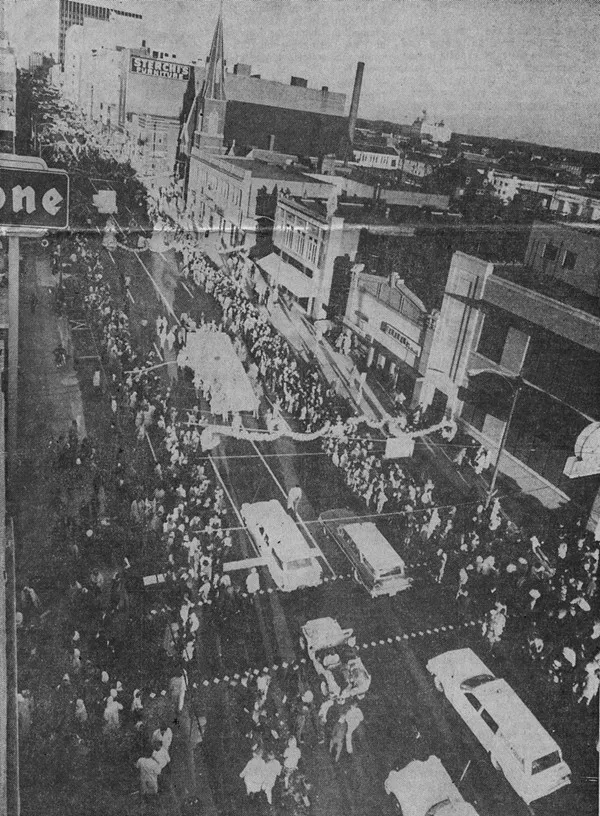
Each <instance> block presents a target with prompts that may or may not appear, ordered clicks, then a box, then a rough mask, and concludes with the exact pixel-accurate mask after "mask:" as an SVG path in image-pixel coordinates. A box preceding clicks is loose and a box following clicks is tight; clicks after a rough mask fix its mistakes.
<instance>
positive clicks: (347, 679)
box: [302, 618, 371, 700]
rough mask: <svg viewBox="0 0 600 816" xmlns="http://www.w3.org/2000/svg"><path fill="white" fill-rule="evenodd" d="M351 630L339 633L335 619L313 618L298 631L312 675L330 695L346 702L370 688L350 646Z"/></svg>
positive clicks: (361, 665) (356, 655)
mask: <svg viewBox="0 0 600 816" xmlns="http://www.w3.org/2000/svg"><path fill="white" fill-rule="evenodd" d="M352 632H353V630H352V629H342V627H341V626H340V625H339V623H338V622H337V621H336V620H335V618H315V620H309V621H307V622H306V623H305V624H304V626H303V627H302V637H303V639H304V643H305V645H306V651H307V652H308V656H309V657H310V659H311V661H312V664H313V666H314V667H315V671H316V672H317V674H319V675H321V676H322V677H323V678H324V679H325V681H326V683H327V687H328V688H329V691H330V693H331V694H334V695H335V696H336V697H339V698H340V699H342V700H346V699H348V698H349V697H362V696H363V695H364V694H366V693H367V691H368V690H369V687H370V685H371V675H370V674H369V672H368V671H367V669H366V668H365V664H364V663H363V662H362V660H361V659H360V657H359V655H358V653H357V652H356V650H355V649H354V648H353V647H352V646H350V645H349V642H350V643H352Z"/></svg>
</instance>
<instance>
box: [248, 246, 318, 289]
mask: <svg viewBox="0 0 600 816" xmlns="http://www.w3.org/2000/svg"><path fill="white" fill-rule="evenodd" d="M255 263H257V264H258V265H259V266H260V268H261V269H263V270H264V271H265V272H266V273H267V275H268V276H269V278H270V280H271V284H278V285H279V286H283V287H285V288H286V289H288V290H289V291H290V292H291V293H292V294H293V295H295V296H296V297H298V298H309V297H312V294H313V282H312V280H311V278H307V277H306V275H303V274H302V272H300V270H299V269H296V268H295V267H294V266H292V265H291V264H289V263H286V261H284V260H282V258H280V257H279V255H277V254H276V253H275V252H272V253H271V254H270V255H267V256H266V258H260V259H259V260H257V261H255Z"/></svg>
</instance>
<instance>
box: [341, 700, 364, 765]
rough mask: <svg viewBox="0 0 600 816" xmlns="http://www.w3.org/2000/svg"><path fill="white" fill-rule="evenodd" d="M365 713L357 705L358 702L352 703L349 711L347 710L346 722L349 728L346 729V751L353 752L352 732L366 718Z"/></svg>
mask: <svg viewBox="0 0 600 816" xmlns="http://www.w3.org/2000/svg"><path fill="white" fill-rule="evenodd" d="M364 718H365V715H364V714H363V713H362V711H361V710H360V708H359V707H358V706H357V705H356V703H352V705H351V706H350V708H349V709H348V711H347V712H346V718H345V719H346V723H347V724H348V729H347V731H346V751H348V753H349V754H351V753H352V750H353V748H352V734H353V733H354V732H355V731H356V729H357V728H358V726H359V725H360V724H361V722H362V721H363V720H364Z"/></svg>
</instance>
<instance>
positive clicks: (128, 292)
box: [127, 289, 135, 303]
mask: <svg viewBox="0 0 600 816" xmlns="http://www.w3.org/2000/svg"><path fill="white" fill-rule="evenodd" d="M127 297H128V298H129V300H130V301H131V302H132V303H135V300H134V299H133V295H132V294H131V292H130V291H129V289H128V290H127Z"/></svg>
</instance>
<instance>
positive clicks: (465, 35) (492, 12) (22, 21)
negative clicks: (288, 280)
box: [5, 0, 600, 152]
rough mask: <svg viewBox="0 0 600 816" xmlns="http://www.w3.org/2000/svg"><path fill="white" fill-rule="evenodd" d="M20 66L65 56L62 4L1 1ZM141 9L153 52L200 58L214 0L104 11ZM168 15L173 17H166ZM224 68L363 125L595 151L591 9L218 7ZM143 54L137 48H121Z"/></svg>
mask: <svg viewBox="0 0 600 816" xmlns="http://www.w3.org/2000/svg"><path fill="white" fill-rule="evenodd" d="M5 2H6V5H7V28H8V32H9V36H10V39H11V42H12V43H13V44H14V46H15V48H16V50H17V53H18V55H19V57H20V59H21V60H23V59H24V57H25V55H26V54H27V53H29V52H31V51H53V52H54V53H56V50H57V36H58V35H57V31H58V0H17V1H16V3H12V2H11V0H5ZM106 5H114V6H124V7H127V8H130V9H131V10H135V11H139V10H141V12H142V14H143V15H144V21H143V23H142V26H143V30H144V35H145V38H146V39H147V41H148V44H149V45H152V46H153V47H154V48H158V49H162V50H167V51H170V52H175V53H177V55H178V57H180V58H182V59H184V60H187V59H192V58H194V57H195V58H200V59H204V57H205V56H206V54H207V53H208V49H209V46H210V40H211V37H212V32H213V29H214V25H215V22H216V18H217V15H218V9H219V2H218V0H130V1H127V2H122V0H113V2H112V3H111V2H110V0H108V2H106ZM166 12H168V13H166ZM224 31H225V53H226V58H227V62H228V67H229V68H232V67H233V65H234V64H235V63H236V62H247V63H250V64H251V65H252V69H253V72H254V73H260V74H262V76H263V77H265V78H269V79H277V80H280V81H283V82H289V79H290V76H291V75H292V74H293V75H296V76H303V77H306V79H308V83H309V85H310V86H312V87H321V85H328V86H329V88H330V90H332V91H341V92H344V93H346V94H347V97H348V104H349V100H350V95H351V92H352V84H353V81H354V71H355V68H356V63H357V61H359V60H362V61H363V62H364V63H365V66H366V67H365V76H364V82H363V90H362V96H361V104H360V110H359V116H361V117H364V118H379V119H387V120H390V121H393V122H410V121H412V120H413V119H414V118H415V116H417V115H418V114H419V113H420V112H421V110H422V109H423V108H426V109H427V111H428V112H429V113H430V115H431V118H434V119H436V120H439V119H444V121H445V122H446V123H447V124H448V125H449V126H450V127H451V128H452V130H454V131H458V132H461V133H471V134H474V135H486V136H498V137H503V138H513V139H520V140H525V141H532V142H538V143H541V144H548V145H554V146H560V147H565V148H577V149H580V150H592V151H596V152H600V81H599V79H600V14H599V13H598V3H597V2H596V0H360V2H359V0H224ZM123 44H124V45H130V44H131V45H135V44H138V43H123Z"/></svg>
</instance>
